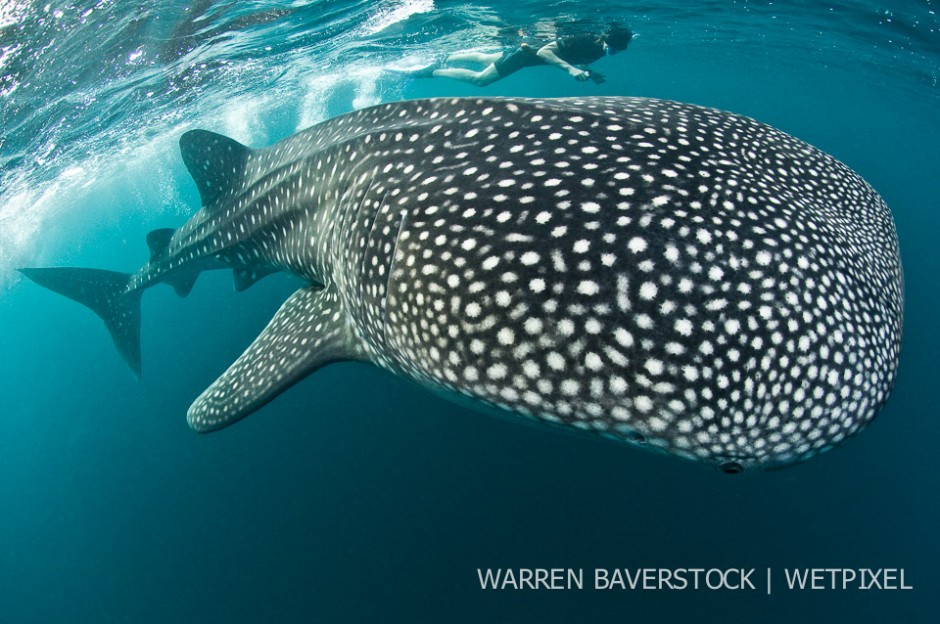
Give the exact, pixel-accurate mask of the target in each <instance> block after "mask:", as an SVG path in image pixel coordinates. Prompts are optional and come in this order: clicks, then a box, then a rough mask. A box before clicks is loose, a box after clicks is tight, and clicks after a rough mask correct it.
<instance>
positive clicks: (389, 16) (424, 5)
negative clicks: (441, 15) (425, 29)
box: [363, 0, 434, 35]
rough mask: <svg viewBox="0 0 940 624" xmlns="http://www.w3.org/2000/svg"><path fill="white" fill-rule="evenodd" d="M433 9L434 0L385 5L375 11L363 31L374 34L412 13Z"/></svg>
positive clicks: (408, 0)
mask: <svg viewBox="0 0 940 624" xmlns="http://www.w3.org/2000/svg"><path fill="white" fill-rule="evenodd" d="M433 10H434V0H404V1H403V2H401V3H399V4H398V5H397V6H390V7H383V8H380V9H379V10H378V11H376V12H375V13H373V14H372V16H371V17H370V18H369V20H368V22H366V24H365V26H364V27H363V31H364V32H365V33H367V34H370V35H374V34H377V33H380V32H382V31H383V30H385V29H386V28H388V27H389V26H393V25H394V24H397V23H399V22H402V21H404V20H406V19H408V18H409V17H411V16H412V15H417V14H419V13H430V12H431V11H433Z"/></svg>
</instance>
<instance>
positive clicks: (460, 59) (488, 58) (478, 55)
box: [447, 52, 503, 65]
mask: <svg viewBox="0 0 940 624" xmlns="http://www.w3.org/2000/svg"><path fill="white" fill-rule="evenodd" d="M502 55H503V53H502V52H454V53H453V54H451V55H450V56H448V57H447V62H448V63H451V62H453V63H480V64H483V65H489V64H490V63H495V62H496V61H498V60H499V59H500V57H501V56H502Z"/></svg>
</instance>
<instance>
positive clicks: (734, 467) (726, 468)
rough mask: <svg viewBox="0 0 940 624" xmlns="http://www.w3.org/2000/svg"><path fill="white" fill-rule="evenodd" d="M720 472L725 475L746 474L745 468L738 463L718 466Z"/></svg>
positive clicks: (728, 462)
mask: <svg viewBox="0 0 940 624" xmlns="http://www.w3.org/2000/svg"><path fill="white" fill-rule="evenodd" d="M718 470H720V471H722V472H723V473H725V474H738V473H739V472H744V466H742V465H741V464H739V463H738V462H736V461H726V462H724V463H722V464H721V465H720V466H718Z"/></svg>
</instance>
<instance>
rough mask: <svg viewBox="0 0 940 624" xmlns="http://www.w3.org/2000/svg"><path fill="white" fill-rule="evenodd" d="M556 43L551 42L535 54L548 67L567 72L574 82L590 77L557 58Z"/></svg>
mask: <svg viewBox="0 0 940 624" xmlns="http://www.w3.org/2000/svg"><path fill="white" fill-rule="evenodd" d="M557 52H558V42H557V41H552V42H551V43H549V44H547V45H544V46H542V47H541V48H539V51H538V52H536V54H538V57H539V58H540V59H542V60H543V61H545V62H546V63H548V64H549V65H554V66H555V67H558V68H559V69H563V70H565V71H566V72H568V73H569V74H570V75H571V76H572V77H573V78H574V79H575V80H581V81H584V80H587V79H588V78H589V77H590V75H591V74H590V72H587V71H585V70H583V69H578V68H577V67H575V66H574V65H572V64H571V63H569V62H567V61H565V60H564V59H562V58H561V57H559V56H558V54H557Z"/></svg>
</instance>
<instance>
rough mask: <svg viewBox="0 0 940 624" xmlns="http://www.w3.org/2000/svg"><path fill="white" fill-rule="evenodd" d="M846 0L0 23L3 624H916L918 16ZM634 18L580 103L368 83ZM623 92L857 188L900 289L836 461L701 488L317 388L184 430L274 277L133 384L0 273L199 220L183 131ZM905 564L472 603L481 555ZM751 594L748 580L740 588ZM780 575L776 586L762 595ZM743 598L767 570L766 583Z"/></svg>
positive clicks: (930, 394)
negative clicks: (397, 104)
mask: <svg viewBox="0 0 940 624" xmlns="http://www.w3.org/2000/svg"><path fill="white" fill-rule="evenodd" d="M938 4H940V3H938V2H935V1H931V0H919V1H913V0H911V1H896V2H869V1H862V0H853V1H846V2H838V3H836V2H811V1H809V0H805V1H796V0H793V1H775V2H769V1H753V2H748V1H743V0H737V1H732V0H713V1H710V2H694V3H693V2H679V1H674V2H664V1H658V0H648V1H646V2H612V1H609V0H608V1H606V2H605V1H604V0H596V1H595V2H592V3H587V2H546V1H543V0H514V1H513V2H491V3H489V4H477V3H463V2H448V1H440V0H435V1H432V0H387V1H381V2H349V1H340V0H320V1H313V2H303V1H294V2H274V1H260V0H258V1H253V2H234V1H231V2H207V1H201V2H200V1H197V2H192V3H179V2H170V1H155V2H149V3H135V2H126V1H118V0H115V1H107V0H101V1H99V2H84V3H79V2H73V3H66V2H50V3H48V4H47V5H43V3H35V2H26V1H8V2H4V3H2V4H0V98H2V99H0V106H2V114H0V167H2V170H0V321H2V322H0V622H3V623H4V624H6V623H8V622H9V623H19V622H223V621H224V622H491V621H492V622H675V621H680V619H684V620H694V621H715V622H833V621H838V622H886V621H891V622H933V621H936V619H935V618H936V613H937V611H938V608H940V571H938V563H937V561H938V554H940V538H938V532H937V527H938V526H940V504H938V502H937V493H938V491H940V488H938V485H940V477H938V475H940V453H937V450H936V449H937V442H936V441H937V440H938V439H940V418H938V416H940V413H938V408H937V404H938V403H937V399H936V394H935V390H936V384H937V372H936V371H937V368H936V366H937V364H936V363H937V361H938V356H940V330H937V329H936V321H935V319H936V309H937V306H938V304H940V294H938V292H937V284H938V279H937V275H938V270H940V246H938V245H937V243H936V240H937V236H938V232H940V210H938V208H940V206H938V201H937V197H940V148H938V146H940V114H938V113H940V85H938V80H940V18H938V16H937V11H938V10H940V7H938ZM611 19H617V20H620V21H622V22H623V23H627V24H630V25H631V26H632V27H633V28H634V30H635V31H636V32H637V33H639V36H638V37H637V38H636V39H635V41H634V42H633V44H632V45H631V48H630V50H629V51H628V52H627V53H625V54H623V55H618V56H615V57H611V58H607V59H604V60H602V61H600V62H599V63H597V65H596V68H597V69H598V70H600V71H601V72H603V73H605V74H606V75H607V77H608V81H607V82H606V83H605V84H603V85H600V86H598V85H594V84H591V83H588V84H581V83H577V82H575V81H573V80H571V79H570V78H569V77H567V76H566V75H564V74H562V73H561V72H559V71H557V70H553V69H551V68H534V69H529V70H526V71H523V72H520V73H518V74H516V75H514V76H512V77H510V78H508V79H506V80H504V81H502V82H499V83H497V84H495V85H493V86H491V87H488V88H486V89H484V90H479V89H476V88H474V87H471V86H468V85H464V84H460V83H456V82H452V81H447V80H444V79H435V80H423V81H422V80H412V81H408V80H402V79H401V78H400V77H398V76H396V75H394V74H389V73H383V72H381V68H382V67H386V66H398V67H405V66H413V65H420V64H421V63H423V62H427V61H429V60H432V59H434V58H436V57H438V56H439V55H441V54H444V53H446V52H450V51H454V50H457V49H462V48H468V47H479V48H490V47H494V46H499V45H500V43H501V42H506V41H511V36H510V35H508V34H507V33H508V32H510V31H512V30H513V29H516V28H522V29H523V30H524V31H526V32H527V33H529V34H533V33H535V34H538V33H539V32H541V31H542V30H544V29H545V28H546V27H547V26H548V25H550V24H551V23H553V22H559V23H562V24H569V25H570V24H575V25H577V27H579V28H591V27H594V26H596V25H597V24H601V23H604V22H606V21H608V20H611ZM480 93H484V94H487V95H530V96H564V95H592V94H597V95H641V96H651V97H662V98H671V99H677V100H682V101H687V102H693V103H697V104H702V105H708V106H715V107H719V108H724V109H728V110H732V111H735V112H738V113H742V114H746V115H750V116H752V117H755V118H758V119H760V120H761V121H764V122H767V123H770V124H772V125H774V126H777V127H779V128H781V129H783V130H785V131H787V132H789V133H791V134H794V135H796V136H798V137H800V138H802V139H804V140H807V141H809V142H810V143H813V144H814V145H816V146H818V147H820V148H821V149H823V150H825V151H827V152H829V153H831V154H833V155H834V156H836V157H837V158H839V159H841V160H843V161H844V162H846V163H847V164H848V165H849V166H851V167H853V168H854V169H855V170H856V171H858V172H859V173H860V174H861V175H862V176H863V177H865V178H866V179H867V180H868V181H869V182H870V183H871V184H872V185H873V186H874V187H875V188H876V189H877V190H878V191H879V192H880V193H881V194H882V196H883V197H884V198H885V200H886V201H887V203H888V204H889V206H891V208H892V210H893V213H894V215H895V219H896V222H897V227H898V232H899V236H900V241H901V250H902V256H903V261H904V268H905V288H906V308H905V325H904V346H903V351H902V359H901V369H900V373H899V377H898V382H897V386H896V388H895V391H894V394H893V396H892V398H891V400H890V401H889V402H888V404H887V406H886V407H885V408H884V410H883V411H882V413H881V414H880V416H879V417H878V419H877V420H876V421H875V422H874V424H872V425H871V426H870V427H869V428H868V429H866V430H865V431H864V432H862V434H861V435H859V436H858V437H857V438H855V439H853V440H851V441H849V442H848V443H847V444H845V445H844V446H843V447H841V448H839V449H837V450H835V451H832V452H830V453H827V454H825V455H823V456H820V457H818V458H815V459H813V460H811V461H810V462H808V463H806V464H803V465H800V466H796V467H793V468H790V469H787V470H784V471H780V472H772V473H755V474H744V475H739V476H736V477H729V476H726V475H723V474H719V473H718V472H716V471H713V470H711V469H709V468H706V467H703V466H699V465H695V464H691V463H686V462H682V461H678V460H675V459H671V458H668V457H663V456H658V455H653V454H648V453H644V452H642V451H638V450H634V449H631V448H627V447H625V446H620V445H616V444H612V443H607V442H602V441H598V440H593V439H589V438H581V437H575V436H569V435H564V434H561V433H558V432H555V431H550V430H549V431H546V430H541V429H534V428H532V427H526V426H521V425H519V424H517V423H514V422H511V421H507V420H500V419H495V418H492V417H488V416H484V415H480V414H477V413H474V412H471V411H468V410H466V409H464V408H462V407H458V406H455V405H452V404H450V403H446V402H443V401H442V400H440V399H438V398H436V397H433V396H431V395H429V394H427V393H424V392H422V391H420V390H419V389H417V388H415V387H413V386H412V385H410V384H408V383H407V382H404V381H402V380H399V379H396V378H393V377H391V376H389V375H387V374H385V373H383V372H381V371H379V370H378V369H375V368H369V367H366V366H362V365H353V364H343V365H337V366H333V367H329V368H327V369H325V370H322V371H319V372H317V373H316V374H315V375H314V376H312V377H311V378H310V379H308V380H306V381H305V382H303V383H301V384H300V385H298V386H297V387H296V388H294V389H292V390H291V391H290V392H288V393H286V394H285V395H283V396H282V397H280V398H279V399H277V400H276V401H275V402H274V403H273V404H271V405H270V406H268V407H266V408H265V409H264V410H262V411H261V412H259V413H257V414H255V415H253V416H252V417H250V418H248V419H247V420H245V421H244V422H241V423H239V424H237V425H236V426H233V427H231V428H229V429H226V430H224V431H222V432H219V433H216V434H212V435H207V436H199V435H196V434H195V433H192V432H191V431H190V430H189V429H188V427H187V425H186V422H185V418H184V415H185V411H186V408H187V407H188V405H189V403H190V402H191V401H192V400H193V398H194V397H196V396H197V395H198V394H199V393H200V392H201V391H202V389H203V388H205V387H206V386H207V385H208V384H209V383H211V381H212V380H213V379H215V377H216V376H217V375H218V374H219V373H221V372H222V371H223V370H224V369H225V367H226V366H227V365H228V364H229V363H230V362H231V361H233V360H234V358H235V357H237V355H238V354H239V353H240V352H241V350H242V349H243V348H244V347H245V346H246V345H247V344H248V343H249V342H250V341H251V339H252V338H253V337H254V336H255V335H256V334H257V333H258V331H260V329H261V327H263V326H264V324H265V323H266V322H267V320H268V319H269V318H270V316H271V315H272V314H273V312H274V310H276V309H277V307H278V306H279V305H280V303H281V302H282V301H283V300H284V299H285V298H286V296H287V295H288V294H289V293H290V292H291V291H292V290H293V289H294V288H295V286H296V285H295V283H294V282H292V281H291V280H290V279H289V278H287V277H282V276H277V277H272V278H268V279H266V280H264V281H262V282H260V283H259V284H258V285H257V286H254V287H252V288H251V289H250V290H248V291H246V292H244V293H240V294H235V293H233V292H232V288H231V283H230V280H231V276H230V274H229V273H227V272H226V273H224V274H223V273H222V272H218V273H209V274H205V275H204V276H202V277H201V278H200V280H199V283H198V284H197V285H196V288H195V290H194V291H193V293H192V294H191V295H190V296H189V297H188V298H187V299H184V300H181V299H178V298H177V297H176V296H175V295H174V294H173V293H172V291H171V289H168V288H155V289H153V290H151V291H149V292H148V293H147V295H146V296H145V297H144V302H143V315H144V316H143V319H144V321H143V352H144V375H143V379H142V380H141V381H140V382H137V381H135V380H134V379H133V377H132V376H131V375H130V374H129V373H128V371H127V370H126V367H125V365H124V364H123V362H122V361H121V360H120V358H119V356H118V355H117V353H116V351H115V350H114V348H113V346H112V344H111V343H110V340H109V339H108V336H107V334H106V331H105V329H104V328H103V326H102V325H101V323H100V322H99V321H98V320H97V319H96V318H94V316H93V315H91V314H90V313H89V312H87V311H86V310H85V309H83V308H81V306H78V305H76V304H74V303H73V302H71V301H68V300H67V299H65V298H63V297H59V296H56V295H54V294H52V293H50V292H48V291H44V290H42V289H40V288H38V287H36V286H35V285H33V284H30V283H27V282H24V281H22V280H20V279H19V278H18V277H17V274H16V273H14V272H13V269H14V268H15V267H17V266H49V265H76V266H90V267H101V268H109V269H115V270H123V271H132V270H134V269H136V267H137V266H139V265H140V264H142V263H143V262H144V261H146V258H147V250H146V245H145V243H144V237H145V235H146V233H147V232H148V231H149V230H151V229H153V228H156V227H176V226H178V225H179V224H180V223H182V222H183V221H185V219H186V218H187V216H188V215H189V214H191V213H192V211H193V210H194V209H195V208H196V207H197V206H198V203H199V201H198V195H197V193H196V189H195V186H194V185H193V184H192V181H191V180H190V179H189V178H188V175H187V173H186V171H185V168H184V166H183V164H182V161H181V159H180V157H179V153H178V148H177V144H176V142H177V140H178V138H179V135H180V134H181V133H182V132H184V131H186V130H188V129H192V128H197V127H199V128H206V129H210V130H215V131H218V132H222V133H225V134H227V135H229V136H232V137H233V138H235V139H237V140H240V141H242V142H245V143H248V144H251V145H259V146H260V145H265V144H269V143H271V142H273V141H276V140H277V139H279V138H282V137H284V136H287V135H289V134H291V133H293V132H295V131H297V130H299V129H301V128H303V127H306V126H308V125H310V124H312V123H315V122H317V121H320V120H322V119H325V118H328V117H331V116H334V115H337V114H341V113H343V112H348V111H350V110H353V109H355V108H358V107H362V106H367V105H370V104H374V103H378V102H382V101H388V100H394V99H400V98H416V97H427V96H440V95H475V94H480ZM539 566H541V567H573V568H584V569H585V570H587V571H590V570H593V569H594V568H596V567H607V568H613V567H634V568H635V567H641V566H648V567H668V568H675V567H745V568H750V567H754V568H757V569H758V574H760V575H763V574H764V573H765V572H764V571H765V570H766V568H771V569H772V570H773V573H774V574H775V575H780V574H782V572H781V571H782V569H783V568H785V567H812V566H815V567H838V568H842V567H845V568H857V567H871V568H903V569H904V570H905V574H906V580H907V583H908V584H911V585H913V587H914V589H913V590H907V591H877V590H869V591H859V590H846V591H842V590H834V591H833V590H818V591H804V592H790V591H786V589H785V588H784V587H783V586H782V584H781V585H775V586H774V591H773V593H772V594H771V595H769V596H768V595H767V594H766V592H765V591H742V592H731V591H715V592H712V591H705V590H702V591H672V592H670V591H652V590H651V591H632V592H631V591H612V592H603V591H593V590H589V589H585V590H583V591H558V592H551V591H545V590H543V591H511V590H510V591H502V592H499V591H483V590H481V589H480V587H479V582H478V581H477V573H476V570H477V568H479V567H483V568H486V567H492V568H495V567H514V568H520V567H539ZM762 578H763V577H762V576H761V578H760V579H759V580H761V582H762ZM778 580H779V579H778ZM759 587H761V588H763V585H759Z"/></svg>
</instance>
